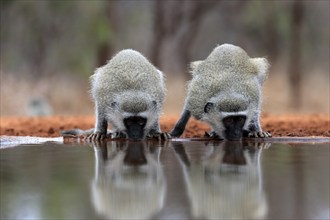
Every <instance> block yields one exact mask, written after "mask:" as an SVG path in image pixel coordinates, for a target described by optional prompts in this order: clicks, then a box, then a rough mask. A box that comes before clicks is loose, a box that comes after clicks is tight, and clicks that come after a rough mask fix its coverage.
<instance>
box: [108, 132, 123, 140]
mask: <svg viewBox="0 0 330 220" xmlns="http://www.w3.org/2000/svg"><path fill="white" fill-rule="evenodd" d="M109 138H111V139H117V138H127V135H126V134H125V133H123V132H121V131H115V132H112V133H110V134H109Z"/></svg>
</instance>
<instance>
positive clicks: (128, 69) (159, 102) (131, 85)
mask: <svg viewBox="0 0 330 220" xmlns="http://www.w3.org/2000/svg"><path fill="white" fill-rule="evenodd" d="M90 79H91V95H92V97H93V100H94V102H95V114H96V124H95V130H94V134H92V135H91V136H90V138H91V139H101V138H104V137H105V136H106V134H107V127H108V123H111V125H112V129H113V130H114V131H113V132H114V133H113V134H120V135H121V136H122V135H123V134H125V129H126V128H125V125H124V123H123V119H124V118H126V117H131V116H141V117H144V118H146V119H147V123H146V126H145V129H144V131H145V132H144V133H145V135H151V136H152V135H154V134H159V133H160V127H159V117H160V114H161V109H162V106H163V102H164V96H165V84H164V77H163V74H162V72H161V71H159V70H158V69H156V68H155V67H154V66H153V65H152V64H151V63H150V62H149V61H148V60H147V59H146V58H145V57H144V56H143V55H141V54H140V53H139V52H137V51H134V50H131V49H126V50H122V51H120V52H119V53H117V54H116V55H115V56H114V57H113V58H112V59H111V60H109V61H108V63H107V64H106V65H104V66H102V67H100V68H97V69H96V70H95V73H94V75H92V76H91V77H90Z"/></svg>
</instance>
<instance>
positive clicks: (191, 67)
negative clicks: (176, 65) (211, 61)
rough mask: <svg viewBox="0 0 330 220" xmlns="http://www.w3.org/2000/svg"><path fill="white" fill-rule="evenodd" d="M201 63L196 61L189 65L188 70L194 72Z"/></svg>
mask: <svg viewBox="0 0 330 220" xmlns="http://www.w3.org/2000/svg"><path fill="white" fill-rule="evenodd" d="M202 62H203V61H202V60H198V61H194V62H191V63H190V70H191V71H194V70H195V69H196V68H197V67H198V66H199V65H200V64H201V63H202Z"/></svg>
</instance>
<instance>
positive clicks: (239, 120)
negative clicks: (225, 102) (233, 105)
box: [237, 117, 245, 123]
mask: <svg viewBox="0 0 330 220" xmlns="http://www.w3.org/2000/svg"><path fill="white" fill-rule="evenodd" d="M237 121H238V122H240V123H241V122H244V121H245V118H244V117H237Z"/></svg>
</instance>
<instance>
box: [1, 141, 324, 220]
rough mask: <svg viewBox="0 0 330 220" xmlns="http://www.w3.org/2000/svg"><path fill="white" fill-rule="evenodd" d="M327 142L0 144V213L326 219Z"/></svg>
mask: <svg viewBox="0 0 330 220" xmlns="http://www.w3.org/2000/svg"><path fill="white" fill-rule="evenodd" d="M329 148H330V147H329V144H326V143H325V144H314V145H312V144H302V143H300V144H297V143H296V144H294V145H289V144H283V143H281V144H279V143H248V142H244V143H242V142H224V141H222V142H216V141H211V142H203V141H185V142H180V141H172V142H165V143H159V142H129V141H110V142H107V143H93V144H56V143H46V144H40V145H19V146H16V147H11V148H5V149H0V156H1V157H0V177H1V179H0V196H1V200H0V210H1V212H0V217H1V219H46V218H52V219H73V218H74V219H267V218H269V219H281V218H285V219H329Z"/></svg>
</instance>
